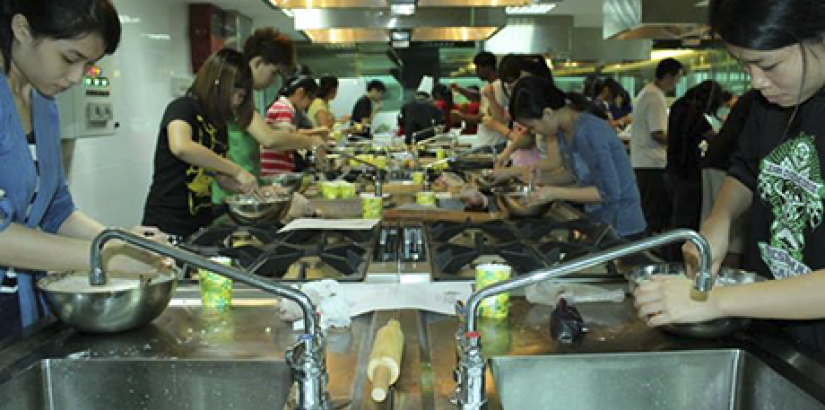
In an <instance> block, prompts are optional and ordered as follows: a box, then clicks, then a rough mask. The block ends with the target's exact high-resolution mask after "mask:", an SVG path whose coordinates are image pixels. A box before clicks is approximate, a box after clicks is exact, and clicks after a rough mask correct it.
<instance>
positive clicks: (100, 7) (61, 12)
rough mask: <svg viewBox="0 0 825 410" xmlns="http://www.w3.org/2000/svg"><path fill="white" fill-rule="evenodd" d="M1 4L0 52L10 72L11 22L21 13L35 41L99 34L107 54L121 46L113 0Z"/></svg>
mask: <svg viewBox="0 0 825 410" xmlns="http://www.w3.org/2000/svg"><path fill="white" fill-rule="evenodd" d="M0 4H2V5H0V7H2V8H1V9H0V52H2V53H3V63H4V66H5V67H4V69H5V72H6V73H8V72H9V69H10V68H11V48H12V42H13V41H14V34H13V33H12V30H11V20H12V17H14V16H15V15H17V14H20V15H22V16H23V17H25V18H26V20H28V22H29V26H30V27H31V32H32V35H33V36H34V37H35V38H44V37H45V38H51V39H56V40H61V39H72V38H77V37H80V36H83V35H86V34H92V33H96V34H99V35H100V37H101V38H102V39H103V45H104V51H105V53H106V54H112V53H114V52H115V50H116V49H117V46H118V44H120V19H119V18H118V15H117V10H115V7H114V6H113V5H112V3H111V2H110V1H109V0H2V2H0Z"/></svg>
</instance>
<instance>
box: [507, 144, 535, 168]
mask: <svg viewBox="0 0 825 410" xmlns="http://www.w3.org/2000/svg"><path fill="white" fill-rule="evenodd" d="M510 159H511V160H512V161H513V166H514V167H529V166H531V165H533V164H535V163H536V162H537V161H538V160H540V159H541V152H539V149H538V148H537V147H533V148H530V149H518V150H516V151H515V152H513V154H512V155H510Z"/></svg>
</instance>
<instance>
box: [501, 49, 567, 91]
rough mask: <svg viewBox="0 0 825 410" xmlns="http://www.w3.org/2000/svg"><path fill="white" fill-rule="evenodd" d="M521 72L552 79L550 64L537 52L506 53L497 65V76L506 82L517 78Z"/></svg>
mask: <svg viewBox="0 0 825 410" xmlns="http://www.w3.org/2000/svg"><path fill="white" fill-rule="evenodd" d="M522 72H526V73H529V74H531V75H534V76H536V77H542V78H545V79H547V80H550V81H551V82H552V81H553V72H552V70H550V66H548V65H547V61H546V60H545V59H544V56H542V55H539V54H507V55H506V56H504V58H502V59H501V63H499V66H498V75H499V78H501V81H502V82H505V83H508V84H509V83H512V82H515V81H516V80H518V79H519V78H520V77H521V74H522Z"/></svg>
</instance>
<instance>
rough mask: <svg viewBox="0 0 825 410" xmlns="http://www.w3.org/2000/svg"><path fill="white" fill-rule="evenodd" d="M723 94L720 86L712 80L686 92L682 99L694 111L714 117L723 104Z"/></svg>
mask: <svg viewBox="0 0 825 410" xmlns="http://www.w3.org/2000/svg"><path fill="white" fill-rule="evenodd" d="M724 93H725V91H724V90H723V89H722V85H721V84H719V83H718V82H716V81H713V80H705V81H702V82H701V83H699V84H697V85H696V86H694V87H692V88H691V89H689V90H687V92H685V95H684V97H683V98H685V99H686V100H687V101H688V103H689V104H690V106H691V107H692V108H693V109H694V110H696V111H699V112H701V113H702V114H708V115H712V116H714V117H716V116H717V115H718V113H719V108H721V107H722V104H724V103H725V98H724V96H725V94H724Z"/></svg>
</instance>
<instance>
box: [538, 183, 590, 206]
mask: <svg viewBox="0 0 825 410" xmlns="http://www.w3.org/2000/svg"><path fill="white" fill-rule="evenodd" d="M542 193H543V194H545V195H546V196H548V197H549V198H551V199H556V200H562V201H570V202H577V203H582V204H593V203H598V202H601V201H602V197H601V195H599V190H598V189H596V187H592V186H589V187H566V186H548V187H544V188H542Z"/></svg>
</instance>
